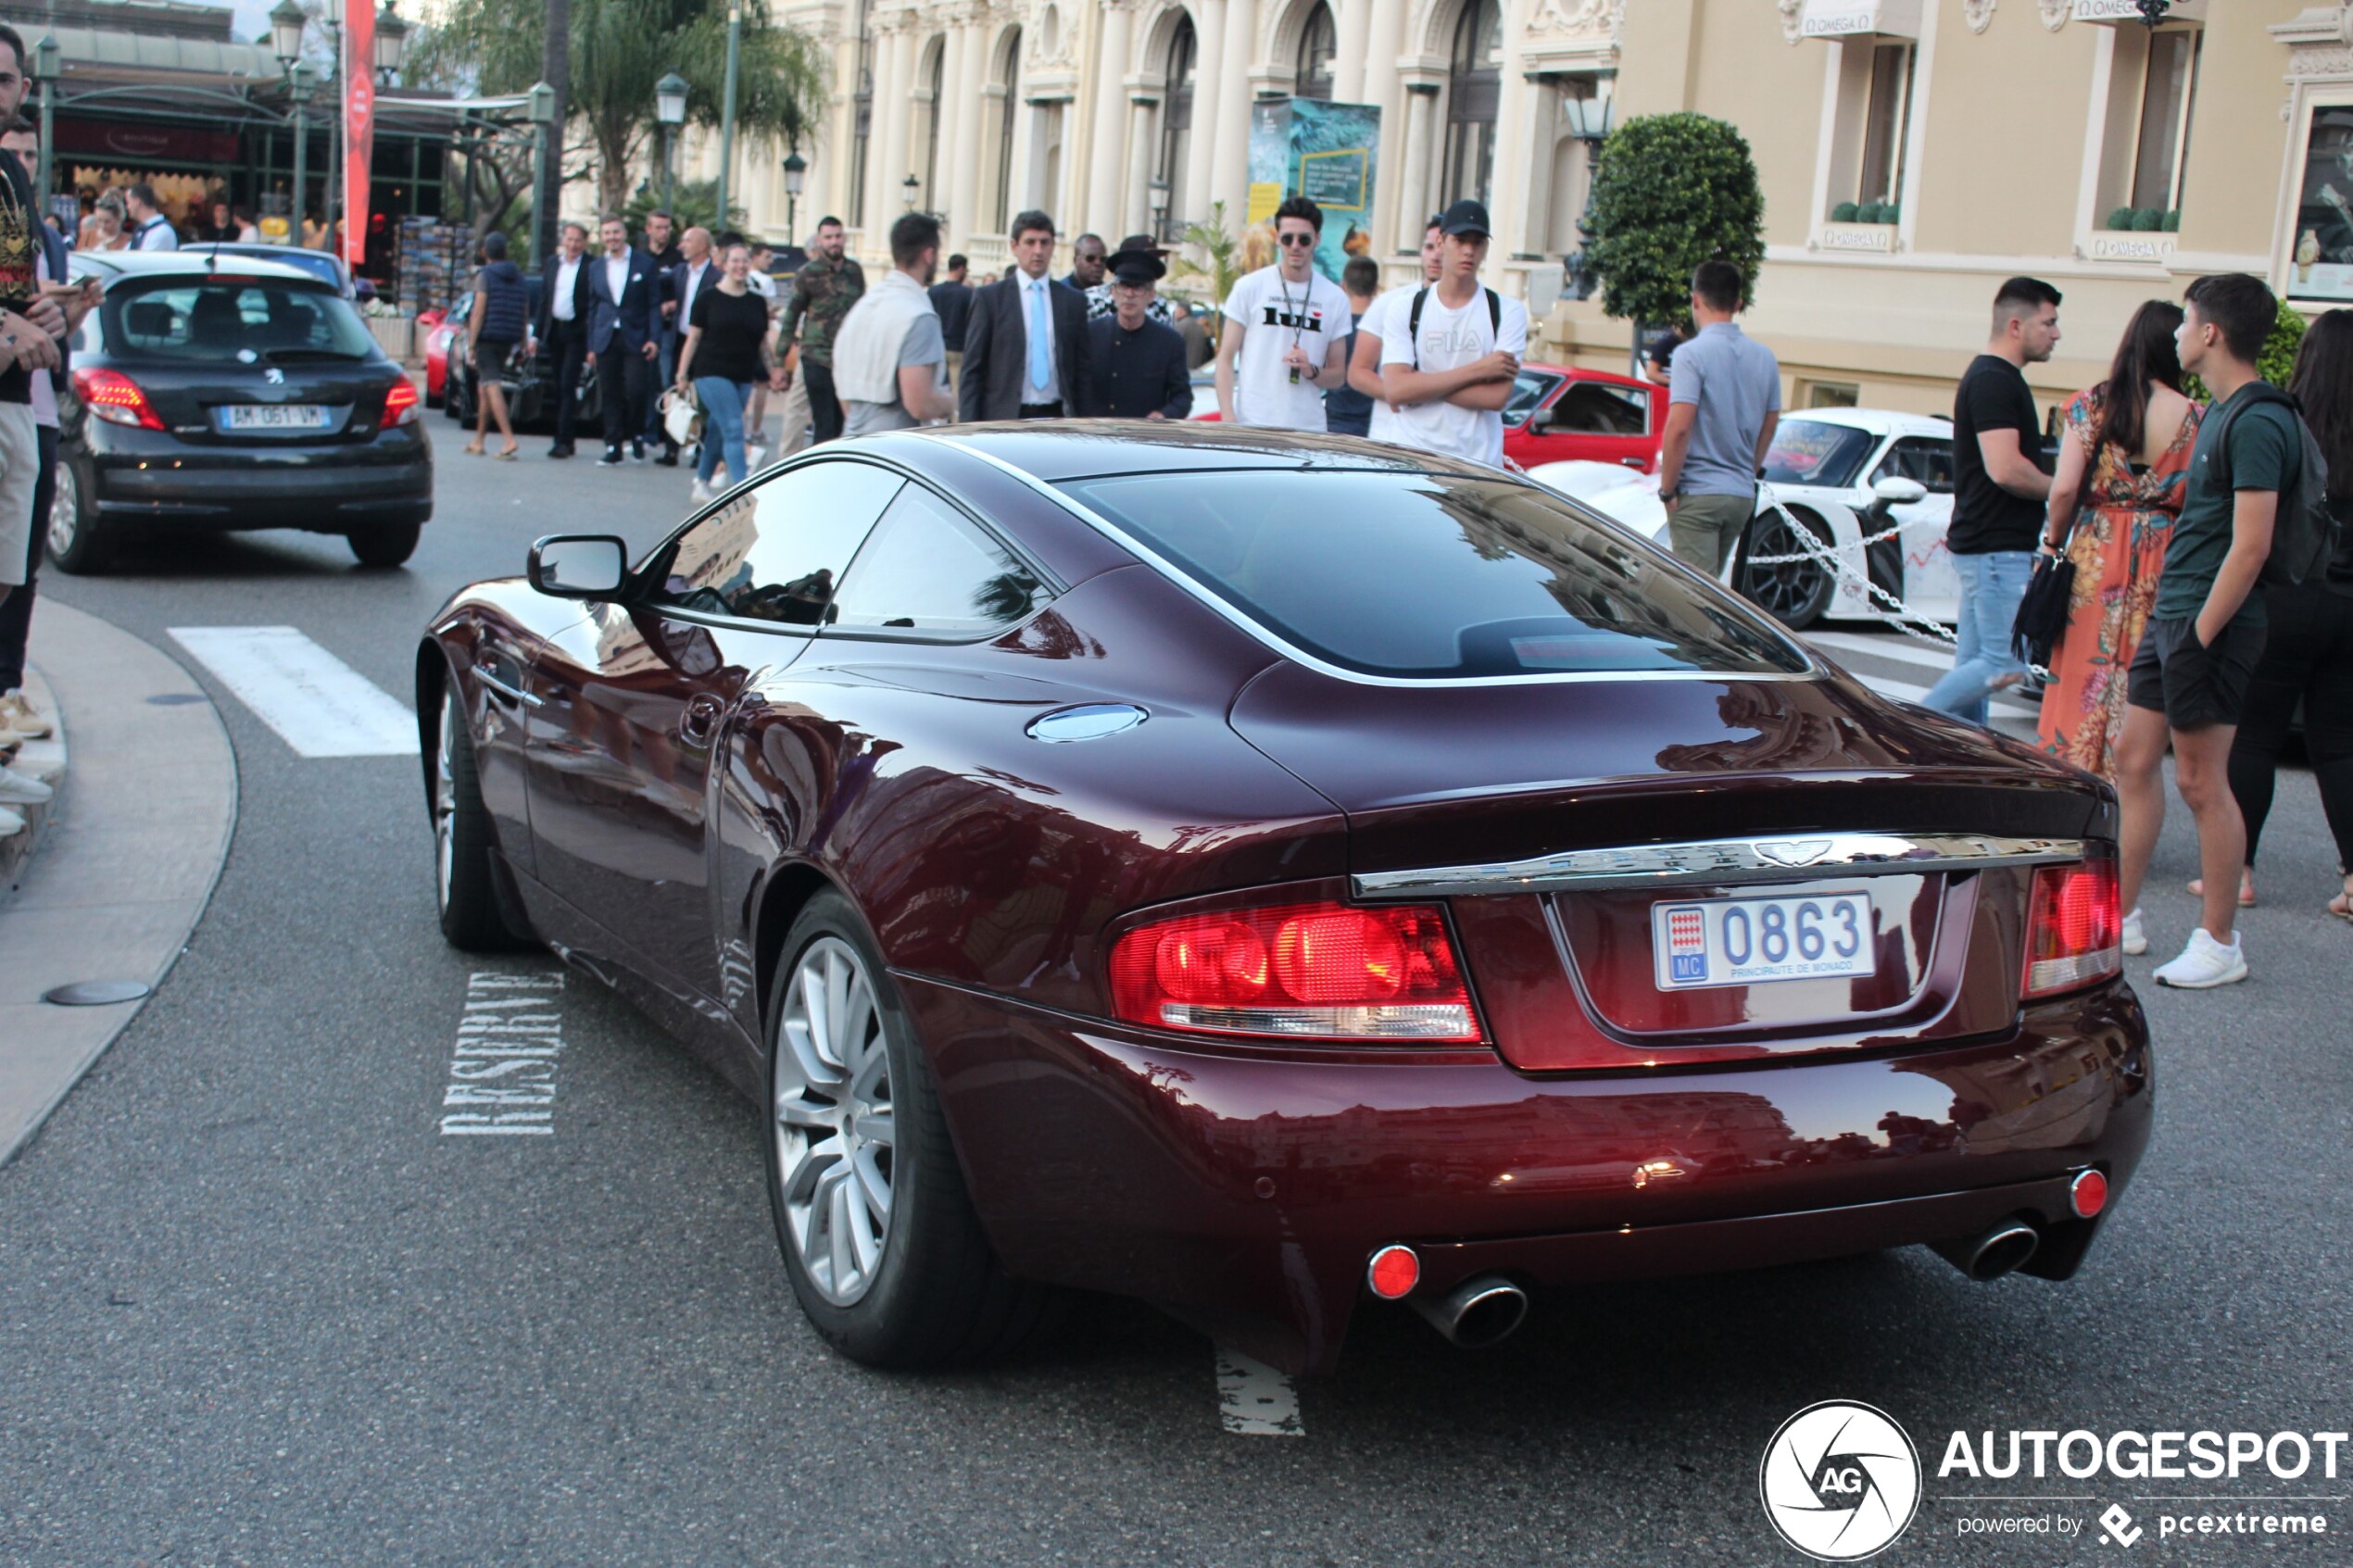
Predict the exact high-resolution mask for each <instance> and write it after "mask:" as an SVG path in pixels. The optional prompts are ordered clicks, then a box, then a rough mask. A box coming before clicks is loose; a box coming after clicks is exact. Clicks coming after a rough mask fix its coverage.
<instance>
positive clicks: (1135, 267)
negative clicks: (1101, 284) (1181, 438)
mask: <svg viewBox="0 0 2353 1568" xmlns="http://www.w3.org/2000/svg"><path fill="white" fill-rule="evenodd" d="M1109 265H1110V268H1111V278H1112V281H1111V283H1110V285H1109V287H1110V289H1111V295H1112V305H1113V310H1112V314H1111V315H1109V316H1104V317H1100V318H1098V319H1097V320H1092V321H1089V322H1088V323H1087V331H1088V334H1089V336H1090V338H1091V340H1092V342H1091V345H1090V352H1089V356H1088V366H1089V368H1090V373H1091V375H1092V376H1093V378H1094V385H1095V398H1094V410H1095V412H1096V413H1097V414H1099V415H1105V416H1108V417H1110V418H1112V419H1115V420H1181V419H1183V418H1185V416H1186V415H1188V414H1189V413H1191V412H1192V411H1193V387H1192V378H1191V377H1190V376H1189V374H1188V373H1187V372H1186V370H1185V340H1184V339H1183V338H1181V337H1179V336H1177V335H1176V328H1174V327H1172V326H1169V325H1168V324H1167V323H1166V322H1164V321H1155V320H1151V307H1152V306H1153V305H1154V304H1155V303H1157V301H1158V299H1159V296H1160V291H1159V289H1158V287H1157V286H1156V285H1157V284H1158V283H1159V282H1160V280H1161V278H1162V277H1163V276H1164V274H1165V273H1166V272H1167V270H1168V265H1167V263H1165V262H1164V261H1163V260H1161V258H1160V257H1159V256H1158V255H1157V254H1156V253H1155V252H1153V251H1151V250H1129V249H1126V248H1125V247H1123V248H1121V249H1120V250H1118V251H1117V252H1115V253H1114V255H1113V256H1112V258H1111V261H1110V263H1109Z"/></svg>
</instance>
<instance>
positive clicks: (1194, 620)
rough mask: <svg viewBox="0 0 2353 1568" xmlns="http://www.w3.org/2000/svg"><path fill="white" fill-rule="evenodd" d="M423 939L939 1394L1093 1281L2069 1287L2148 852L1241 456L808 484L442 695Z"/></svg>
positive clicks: (1489, 539)
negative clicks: (504, 992)
mask: <svg viewBox="0 0 2353 1568" xmlns="http://www.w3.org/2000/svg"><path fill="white" fill-rule="evenodd" d="M416 679H417V711H418V714H419V717H420V724H421V726H422V741H423V750H424V756H425V759H426V763H425V781H424V782H425V785H426V795H427V799H428V803H429V805H430V808H431V812H432V821H433V825H434V840H435V846H436V853H437V862H436V863H437V876H436V889H437V897H438V904H439V911H440V919H441V923H442V928H443V930H444V932H445V933H446V934H447V936H448V938H449V939H450V940H451V941H452V942H454V943H456V944H457V945H459V946H460V947H467V948H477V947H496V946H500V945H505V944H510V943H516V942H531V941H536V942H543V943H545V944H547V946H548V947H552V948H553V949H554V950H555V951H556V952H557V953H559V954H560V955H561V956H562V958H563V959H564V960H566V961H567V962H568V963H570V964H572V965H573V966H574V967H576V968H577V969H579V970H581V971H583V972H586V973H588V974H590V975H593V976H596V977H598V978H599V979H601V980H604V981H606V982H608V983H609V984H611V985H615V986H617V987H619V988H620V989H621V990H622V991H623V992H624V993H625V994H626V995H627V996H629V997H632V998H633V999H634V1000H635V1002H636V1003H637V1004H638V1005H639V1006H640V1007H641V1008H643V1009H644V1010H646V1011H647V1012H648V1013H649V1014H650V1015H651V1016H652V1017H653V1018H654V1019H656V1020H657V1021H658V1022H661V1024H662V1025H663V1026H665V1027H666V1028H668V1029H669V1030H671V1031H673V1032H674V1033H675V1034H676V1035H678V1036H679V1037H680V1038H682V1039H683V1040H685V1041H687V1042H689V1043H690V1045H691V1046H692V1047H694V1048H696V1049H697V1050H698V1051H699V1052H701V1053H703V1054H704V1055H706V1056H707V1057H708V1059H709V1060H711V1061H712V1062H713V1063H715V1064H716V1065H717V1067H718V1068H719V1070H720V1071H721V1072H722V1073H724V1074H726V1075H727V1076H728V1077H729V1078H731V1079H732V1080H733V1081H734V1082H735V1083H736V1085H739V1086H740V1087H741V1088H742V1089H743V1090H744V1092H745V1093H747V1094H748V1095H749V1096H751V1097H752V1098H754V1099H755V1100H756V1101H757V1102H758V1103H759V1104H760V1105H761V1107H762V1108H763V1110H764V1112H765V1115H764V1123H765V1128H766V1131H765V1135H764V1144H763V1148H764V1150H765V1156H764V1158H765V1162H766V1168H767V1179H768V1185H769V1189H770V1195H771V1198H772V1199H773V1207H774V1223H775V1231H776V1236H777V1240H778V1244H779V1248H780V1250H781V1253H782V1256H783V1261H784V1265H785V1267H786V1270H787V1272H788V1273H789V1275H790V1278H791V1282H792V1286H793V1288H794V1291H795V1292H796V1294H797V1296H798V1297H799V1301H800V1304H801V1306H802V1307H803V1309H804V1310H805V1311H806V1312H807V1313H808V1315H809V1317H810V1318H811V1320H812V1322H813V1323H815V1325H816V1326H817V1328H818V1329H819V1331H820V1332H821V1333H822V1334H823V1335H824V1337H825V1338H826V1339H827V1340H828V1341H830V1342H831V1343H832V1344H833V1345H835V1346H836V1347H837V1348H839V1349H840V1350H841V1351H842V1352H844V1353H845V1354H847V1355H849V1356H851V1357H853V1358H855V1359H857V1360H859V1361H865V1362H868V1363H871V1364H875V1365H880V1366H930V1365H939V1364H943V1363H949V1362H954V1361H963V1360H967V1359H970V1358H973V1357H976V1356H982V1355H986V1354H988V1353H990V1352H993V1351H997V1350H1000V1349H1003V1348H1007V1347H1009V1346H1011V1345H1012V1344H1013V1343H1015V1342H1016V1341H1019V1340H1021V1339H1022V1338H1024V1337H1025V1336H1027V1335H1029V1334H1030V1333H1031V1332H1032V1331H1033V1330H1034V1329H1035V1328H1036V1327H1037V1325H1038V1323H1040V1322H1041V1321H1042V1320H1043V1319H1044V1317H1045V1316H1046V1310H1047V1308H1048V1306H1049V1305H1050V1304H1051V1301H1052V1300H1053V1299H1054V1297H1055V1295H1056V1293H1057V1292H1058V1291H1059V1290H1062V1289H1063V1288H1066V1287H1079V1288H1085V1289H1091V1290H1102V1291H1113V1292H1119V1293H1124V1294H1127V1295H1132V1296H1136V1297H1140V1298H1148V1299H1150V1300H1152V1301H1155V1302H1157V1303H1160V1304H1161V1305H1163V1306H1164V1307H1165V1308H1166V1309H1167V1310H1169V1311H1172V1312H1175V1313H1176V1314H1178V1315H1179V1316H1181V1317H1183V1318H1185V1319H1186V1320H1188V1321H1189V1322H1191V1323H1196V1324H1198V1325H1200V1326H1201V1327H1202V1328H1203V1329H1205V1330H1207V1331H1209V1332H1211V1333H1213V1334H1214V1335H1216V1336H1218V1337H1219V1338H1220V1339H1221V1340H1222V1341H1224V1342H1225V1343H1227V1344H1229V1345H1231V1346H1233V1347H1234V1348H1237V1349H1239V1350H1241V1351H1243V1352H1245V1353H1247V1354H1249V1355H1252V1356H1255V1357H1257V1358H1259V1359H1260V1360H1263V1361H1269V1362H1272V1363H1274V1364H1276V1365H1278V1366H1282V1367H1285V1368H1288V1369H1290V1370H1293V1371H1301V1372H1321V1371H1326V1370H1328V1369H1329V1368H1331V1367H1332V1366H1333V1364H1334V1362H1335V1361H1336V1359H1337V1357H1338V1356H1339V1354H1340V1346H1341V1342H1342V1339H1343V1337H1344V1336H1345V1335H1346V1333H1347V1330H1348V1326H1349V1323H1350V1320H1351V1319H1352V1317H1353V1315H1354V1314H1355V1313H1357V1312H1358V1311H1389V1310H1394V1308H1393V1306H1391V1305H1390V1304H1392V1303H1402V1304H1403V1305H1404V1306H1407V1307H1411V1308H1414V1309H1416V1310H1418V1311H1420V1312H1422V1313H1423V1315H1425V1316H1427V1317H1428V1318H1429V1319H1430V1320H1431V1321H1432V1322H1433V1323H1436V1324H1438V1326H1439V1327H1440V1328H1441V1330H1442V1331H1443V1332H1444V1333H1445V1334H1446V1335H1447V1336H1449V1337H1451V1338H1453V1339H1454V1340H1455V1341H1457V1342H1458V1343H1465V1344H1477V1343H1481V1342H1485V1341H1488V1340H1491V1339H1494V1338H1497V1337H1500V1336H1503V1335H1504V1334H1507V1333H1509V1332H1511V1331H1512V1330H1513V1329H1514V1328H1515V1327H1516V1326H1517V1325H1518V1324H1519V1323H1520V1320H1521V1317H1522V1314H1523V1312H1524V1311H1525V1310H1526V1308H1527V1305H1528V1302H1529V1298H1531V1296H1537V1295H1541V1292H1542V1291H1544V1290H1547V1289H1549V1290H1554V1291H1562V1290H1570V1289H1574V1288H1576V1287H1577V1286H1580V1285H1584V1284H1586V1283H1588V1282H1592V1281H1597V1280H1608V1279H1618V1278H1625V1277H1629V1276H1636V1275H1650V1274H1671V1273H1696V1272H1705V1271H1714V1270H1724V1269H1740V1268H1749V1267H1755V1266H1758V1265H1764V1264H1772V1263H1784V1262H1790V1261H1799V1260H1807V1259H1820V1258H1830V1257H1836V1256H1842V1255H1847V1254H1853V1253H1859V1252H1865V1251H1870V1250H1874V1249H1878V1248H1889V1247H1895V1246H1900V1245H1905V1244H1909V1243H1924V1244H1928V1245H1931V1246H1932V1247H1935V1248H1938V1249H1939V1250H1940V1251H1942V1252H1943V1253H1944V1255H1945V1256H1946V1257H1947V1258H1949V1259H1951V1260H1952V1261H1954V1262H1955V1263H1956V1264H1957V1265H1958V1266H1959V1267H1960V1268H1961V1269H1962V1270H1963V1271H1964V1272H1965V1273H1969V1275H1971V1276H1972V1277H1975V1278H1978V1279H1992V1278H1994V1277H1995V1276H1998V1275H2003V1274H2006V1273H2011V1272H2013V1271H2022V1272H2023V1273H2029V1274H2039V1275H2041V1276H2043V1277H2045V1278H2049V1279H2065V1278H2067V1277H2068V1276H2069V1275H2070V1274H2071V1273H2074V1272H2075V1270H2076V1268H2077V1266H2078V1265H2079V1264H2080V1263H2081V1262H2082V1260H2083V1258H2084V1256H2085V1253H2086V1250H2087V1249H2088V1248H2090V1246H2091V1244H2092V1242H2093V1240H2094V1238H2095V1236H2096V1235H2097V1234H2098V1228H2099V1225H2100V1223H2101V1222H2102V1220H2103V1219H2104V1218H2105V1217H2106V1214H2107V1211H2108V1209H2109V1208H2110V1207H2111V1206H2112V1204H2113V1202H2114V1200H2115V1198H2116V1197H2117V1196H2118V1195H2120V1193H2121V1191H2122V1189H2123V1186H2124V1185H2125V1183H2126V1182H2127V1181H2128V1180H2129V1178H2130V1177H2131V1175H2132V1173H2133V1167H2134V1165H2135V1163H2136V1162H2137V1160H2139V1158H2140V1155H2141V1151H2142V1148H2143V1147H2144V1145H2145V1141H2146V1139H2147V1137H2148V1132H2149V1121H2150V1107H2151V1103H2152V1098H2153V1089H2152V1079H2151V1065H2150V1053H2149V1042H2148V1034H2147V1028H2146V1025H2145V1022H2144V1019H2143V1015H2142V1012H2141V1009H2140V1007H2139V1004H2138V1003H2137V1001H2136V1000H2135V999H2134V997H2133V993H2132V991H2131V989H2130V988H2129V987H2128V986H2127V985H2126V984H2125V983H2124V981H2123V979H2122V977H2121V973H2120V970H2121V960H2120V956H2119V936H2120V932H2119V923H2120V922H2119V912H2118V909H2117V901H2116V899H2117V891H2116V846H2115V839H2116V804H2115V797H2114V796H2113V795H2112V794H2111V793H2110V792H2109V791H2108V788H2107V787H2106V786H2105V785H2103V784H2099V783H2098V782H2096V781H2095V780H2094V779H2092V778H2091V777H2090V776H2088V775H2086V774H2083V773H2080V772H2077V771H2073V770H2070V769H2067V768H2064V767H2061V766H2059V765H2057V764H2056V763H2053V762H2050V761H2047V760H2045V759H2043V758H2041V757H2039V756H2037V755H2036V754H2035V753H2033V752H2032V750H2030V749H2029V748H2027V747H2025V746H2020V745H2017V744H2014V743H2012V742H2010V741H2008V740H2007V739H2004V738H2003V737H2001V736H1998V735H1995V734H1992V733H1990V732H1987V731H1984V730H1980V729H1976V728H1972V727H1970V726H1968V725H1964V724H1960V723H1957V722H1953V721H1946V720H1944V719H1940V718H1937V717H1934V716H1931V715H1930V714H1928V713H1925V712H1923V711H1922V710H1920V709H1915V708H1906V707H1898V706H1895V705H1894V704H1892V703H1889V702H1886V701H1883V700H1881V698H1879V697H1877V696H1873V695H1872V694H1871V693H1870V692H1869V691H1868V690H1866V689H1865V688H1864V687H1863V686H1862V685H1861V684H1859V683H1857V682H1856V681H1855V680H1853V679H1852V678H1850V677H1849V676H1847V675H1845V674H1844V673H1843V672H1842V671H1839V670H1838V669H1837V668H1835V667H1834V666H1831V665H1829V664H1827V663H1824V662H1823V661H1822V660H1821V659H1819V658H1818V657H1817V656H1816V655H1814V654H1812V653H1810V652H1809V651H1808V650H1807V649H1806V648H1805V647H1804V646H1801V645H1799V644H1798V643H1796V642H1794V641H1793V640H1792V639H1791V638H1790V637H1789V636H1788V635H1787V634H1786V633H1783V632H1782V631H1781V630H1780V629H1779V628H1778V627H1777V626H1775V625H1774V623H1773V622H1772V621H1769V620H1768V619H1767V618H1765V617H1764V616H1762V615H1760V614H1759V613H1758V612H1756V611H1755V610H1754V609H1752V608H1749V607H1748V606H1746V605H1744V604H1743V603H1742V602H1741V601H1740V600H1739V599H1738V598H1735V597H1734V596H1731V595H1730V594H1729V593H1727V592H1725V591H1724V590H1723V589H1722V588H1721V587H1719V586H1718V584H1717V583H1712V582H1710V581H1707V580H1706V579H1705V578H1703V577H1700V576H1698V575H1695V574H1694V573H1692V572H1691V571H1686V570H1685V569H1684V568H1682V567H1681V566H1680V565H1679V564H1677V563H1676V562H1675V561H1673V560H1672V559H1671V558H1668V557H1667V556H1665V555H1663V554H1661V553H1660V552H1658V551H1656V550H1655V549H1653V548H1652V547H1651V546H1648V545H1646V544H1644V543H1643V542H1642V541H1641V540H1639V539H1637V538H1635V537H1634V536H1633V535H1631V534H1629V533H1626V532H1625V531H1623V530H1621V529H1619V528H1618V527H1617V526H1616V525H1615V524H1612V523H1610V522H1608V521H1604V519H1602V518H1600V517H1598V516H1597V515H1595V514H1593V513H1591V512H1588V511H1585V510H1582V509H1580V508H1579V507H1578V506H1577V505H1576V504H1574V503H1573V502H1570V501H1567V500H1566V499H1564V498H1562V497H1561V496H1558V495H1554V494H1552V493H1551V492H1548V491H1545V490H1543V489H1541V488H1539V487H1537V486H1535V485H1532V484H1529V483H1523V482H1521V481H1519V480H1516V479H1515V478H1513V477H1511V476H1509V475H1506V474H1503V473H1498V472H1495V471H1493V470H1486V469H1481V468H1477V467H1473V466H1470V465H1466V464H1461V463H1455V462H1452V461H1449V460H1445V459H1436V458H1425V457H1420V456H1416V455H1412V454H1401V453H1399V452H1396V451H1394V450H1390V449H1385V448H1379V447H1375V446H1373V445H1368V444H1365V443H1361V442H1355V441H1351V440H1347V439H1345V438H1340V437H1309V436H1289V435H1280V434H1274V433H1267V432H1265V431H1252V430H1227V429H1221V428H1218V427H1214V426H1202V425H1197V424H1195V425H1186V424H1170V425H1153V426H1146V425H1140V424H1134V423H1127V424H1119V425H1113V424H1108V423H1101V424H1097V423H1088V422H1073V423H1068V424H1058V425H1038V424H1029V425H1018V426H1016V425H977V426H963V427H949V428H946V429H943V430H938V431H932V432H905V433H893V434H888V435H881V436H873V437H868V438H864V439H862V440H857V441H849V442H833V443H829V444H827V445H823V446H820V447H818V448H816V449H815V450H814V451H812V452H811V453H808V454H805V455H803V456H802V457H800V458H797V459H795V460H793V461H792V462H789V463H786V464H784V465H781V466H779V467H777V468H774V469H772V470H768V471H767V472H765V473H762V474H761V475H759V476H758V477H757V478H756V479H755V480H753V481H752V482H751V483H749V484H746V485H743V486H739V487H737V488H736V489H735V490H733V491H731V492H729V493H728V494H726V495H723V496H722V497H720V499H719V500H718V501H716V502H715V503H713V504H711V506H709V507H707V508H703V509H702V510H700V511H698V512H697V513H696V514H695V515H694V516H692V517H691V518H689V519H688V520H687V521H686V523H685V525H684V526H682V527H680V528H679V529H677V530H676V531H674V532H673V533H671V534H670V535H669V536H668V537H667V538H666V539H664V540H663V541H662V542H661V543H660V544H658V545H657V546H654V547H653V548H652V549H650V550H648V551H646V552H645V553H644V554H643V555H641V556H639V557H638V558H636V559H635V560H634V561H633V560H632V559H630V558H629V551H628V549H627V547H626V546H624V545H623V542H622V541H621V540H620V539H617V538H611V537H603V536H586V535H569V536H556V537H550V538H547V539H543V540H541V541H540V542H539V544H538V545H536V546H534V548H533V550H532V553H531V558H530V562H529V570H528V572H527V575H526V576H525V577H523V578H520V579H508V580H503V581H498V582H491V583H481V584H478V585H476V586H474V587H472V588H469V589H466V590H464V591H463V592H461V593H459V595H458V596H456V597H455V598H453V599H452V600H451V601H450V603H449V604H448V605H447V607H446V608H444V609H443V610H442V611H441V612H440V613H439V614H438V615H436V616H435V617H434V621H433V622H432V624H431V626H430V628H429V631H428V633H427V635H426V636H425V637H424V639H423V641H422V645H421V646H420V647H419V649H418V657H417V666H416Z"/></svg>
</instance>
